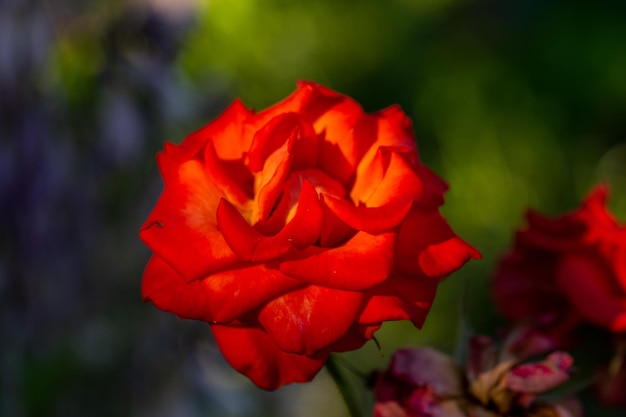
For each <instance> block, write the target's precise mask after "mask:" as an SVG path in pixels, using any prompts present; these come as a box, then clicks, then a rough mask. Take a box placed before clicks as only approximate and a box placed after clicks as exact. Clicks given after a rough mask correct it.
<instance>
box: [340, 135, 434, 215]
mask: <svg viewBox="0 0 626 417" xmlns="http://www.w3.org/2000/svg"><path fill="white" fill-rule="evenodd" d="M415 157H416V153H415V151H414V150H413V149H411V148H405V147H380V148H378V149H377V151H376V154H375V156H374V158H373V159H372V161H371V163H367V162H366V160H365V159H364V160H362V161H361V163H360V164H359V166H358V168H357V176H356V180H355V183H354V186H353V187H352V191H351V192H350V196H351V198H352V200H353V201H356V202H360V203H363V204H365V205H366V206H367V207H378V206H382V205H384V204H386V203H388V202H390V201H392V200H402V199H409V200H419V199H421V198H422V195H423V192H424V187H423V183H422V180H421V179H420V178H419V177H418V176H417V174H416V173H415V171H414V169H413V168H412V166H411V165H410V164H409V163H408V162H407V159H408V160H410V159H412V158H415Z"/></svg>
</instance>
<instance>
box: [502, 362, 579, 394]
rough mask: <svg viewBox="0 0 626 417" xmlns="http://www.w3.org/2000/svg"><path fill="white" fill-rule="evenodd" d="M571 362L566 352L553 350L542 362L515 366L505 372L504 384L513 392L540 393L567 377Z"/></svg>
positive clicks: (559, 383)
mask: <svg viewBox="0 0 626 417" xmlns="http://www.w3.org/2000/svg"><path fill="white" fill-rule="evenodd" d="M572 362H573V360H572V357H571V356H570V355H568V354H567V353H565V352H555V353H553V354H551V355H550V356H548V357H547V358H546V359H545V360H544V361H542V362H537V363H528V364H523V365H519V366H516V367H515V368H513V369H511V370H510V371H509V373H508V374H507V376H506V378H507V379H506V386H507V388H508V389H510V390H512V391H515V392H520V393H525V394H541V393H543V392H546V391H549V390H551V389H552V388H555V387H557V386H559V385H561V384H562V383H563V382H565V381H567V380H568V379H569V373H568V372H567V370H568V369H569V368H570V366H571V364H572Z"/></svg>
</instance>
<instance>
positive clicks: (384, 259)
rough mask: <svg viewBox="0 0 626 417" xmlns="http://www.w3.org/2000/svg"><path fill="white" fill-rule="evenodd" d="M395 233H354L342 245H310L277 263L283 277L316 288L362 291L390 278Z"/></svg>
mask: <svg viewBox="0 0 626 417" xmlns="http://www.w3.org/2000/svg"><path fill="white" fill-rule="evenodd" d="M395 237H396V235H395V233H383V234H379V235H370V234H368V233H365V232H359V233H357V234H356V235H355V236H354V237H353V238H352V239H350V240H348V241H347V242H346V243H345V244H344V245H341V246H339V247H336V248H330V249H323V248H319V247H316V246H311V247H309V248H307V249H305V250H304V251H302V252H301V253H300V254H298V257H297V258H296V257H294V258H292V259H290V260H285V261H283V262H282V263H281V264H280V270H281V271H283V272H284V273H285V274H287V275H289V276H291V277H294V278H297V279H302V280H304V281H306V282H309V283H311V284H315V285H321V286H324V287H328V288H336V289H340V290H348V291H355V290H362V289H365V288H369V287H371V286H373V285H376V284H378V283H380V282H382V281H384V280H385V279H387V277H388V276H389V273H390V272H391V268H392V266H393V250H394V241H395Z"/></svg>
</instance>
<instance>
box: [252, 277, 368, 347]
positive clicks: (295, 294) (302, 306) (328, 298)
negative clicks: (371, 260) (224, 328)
mask: <svg viewBox="0 0 626 417" xmlns="http://www.w3.org/2000/svg"><path fill="white" fill-rule="evenodd" d="M362 302H363V294H362V293H360V292H352V291H341V290H335V289H332V288H325V287H319V286H315V285H310V286H307V287H305V288H302V289H299V290H295V291H291V292H289V293H286V294H284V295H282V296H280V297H278V298H275V299H274V300H272V301H270V302H269V303H268V304H267V305H265V306H264V307H263V308H262V309H261V311H260V312H259V323H260V324H261V326H263V328H264V329H265V331H266V332H267V333H268V334H269V335H270V336H271V337H272V339H273V340H274V341H275V342H276V344H277V345H278V346H279V347H280V348H281V349H282V350H284V351H286V352H291V353H298V354H313V353H315V352H317V351H319V350H321V349H324V348H326V347H328V346H329V345H330V344H332V343H334V342H335V341H337V340H338V339H339V338H341V337H342V336H343V335H344V334H345V333H346V332H347V331H348V330H349V329H350V327H351V326H352V324H353V323H354V321H355V319H356V316H357V314H358V313H359V311H360V309H361V305H362Z"/></svg>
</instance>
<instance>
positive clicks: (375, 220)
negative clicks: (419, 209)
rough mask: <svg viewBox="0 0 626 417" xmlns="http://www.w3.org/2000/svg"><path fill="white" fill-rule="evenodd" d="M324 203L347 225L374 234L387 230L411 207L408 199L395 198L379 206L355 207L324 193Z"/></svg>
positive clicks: (346, 201) (350, 203)
mask: <svg viewBox="0 0 626 417" xmlns="http://www.w3.org/2000/svg"><path fill="white" fill-rule="evenodd" d="M323 197H324V203H325V204H326V205H327V206H328V208H329V209H330V210H331V211H332V212H333V213H334V214H335V215H336V216H337V217H338V218H339V219H341V221H343V222H344V223H346V224H347V225H348V226H350V227H352V228H353V229H355V230H361V231H364V232H367V233H371V234H376V233H382V232H386V231H389V230H390V229H393V228H394V227H396V226H397V225H398V224H400V222H401V221H402V220H403V219H404V217H405V216H406V214H407V213H408V212H409V209H410V208H411V201H410V200H395V201H392V202H390V203H387V204H385V205H383V206H381V207H356V206H355V205H354V203H352V202H351V201H348V200H339V199H336V198H333V197H331V196H328V195H325V196H323Z"/></svg>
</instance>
